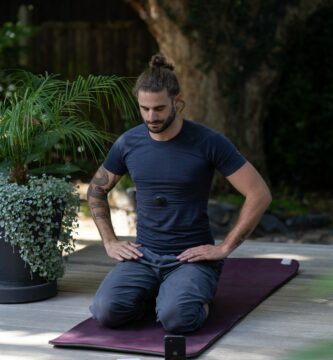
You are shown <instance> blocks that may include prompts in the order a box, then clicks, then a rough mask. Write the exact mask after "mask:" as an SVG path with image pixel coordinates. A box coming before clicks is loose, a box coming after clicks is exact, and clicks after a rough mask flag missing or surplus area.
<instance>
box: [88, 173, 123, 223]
mask: <svg viewBox="0 0 333 360" xmlns="http://www.w3.org/2000/svg"><path fill="white" fill-rule="evenodd" d="M118 180H119V177H118V178H117V177H113V178H111V179H110V177H109V176H108V173H107V171H106V170H105V169H104V168H103V167H100V168H99V169H98V171H97V173H96V175H95V176H94V178H93V179H92V180H91V183H90V186H89V188H88V192H87V199H88V203H89V207H90V212H91V215H92V217H93V219H94V220H101V219H103V220H111V216H110V208H109V203H108V199H107V195H108V192H109V191H110V190H111V189H112V188H113V187H114V186H115V184H116V183H117V181H118Z"/></svg>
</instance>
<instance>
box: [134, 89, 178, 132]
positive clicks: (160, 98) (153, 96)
mask: <svg viewBox="0 0 333 360" xmlns="http://www.w3.org/2000/svg"><path fill="white" fill-rule="evenodd" d="M138 103H139V107H140V113H141V116H142V119H143V122H144V123H145V124H146V126H147V128H148V129H149V131H150V132H152V133H154V134H159V133H161V132H163V131H165V130H166V129H167V128H168V127H169V126H170V125H171V124H172V123H173V121H174V120H175V118H176V106H175V100H174V99H173V98H171V97H170V96H169V95H168V92H167V91H166V90H165V89H164V90H163V91H159V92H146V91H139V93H138Z"/></svg>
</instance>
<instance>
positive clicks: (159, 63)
mask: <svg viewBox="0 0 333 360" xmlns="http://www.w3.org/2000/svg"><path fill="white" fill-rule="evenodd" d="M149 67H150V68H151V69H154V68H164V69H168V70H171V71H173V70H174V68H175V67H174V66H173V65H172V64H170V63H168V62H167V61H166V59H165V57H164V56H163V55H161V54H156V55H153V56H152V58H151V60H150V62H149Z"/></svg>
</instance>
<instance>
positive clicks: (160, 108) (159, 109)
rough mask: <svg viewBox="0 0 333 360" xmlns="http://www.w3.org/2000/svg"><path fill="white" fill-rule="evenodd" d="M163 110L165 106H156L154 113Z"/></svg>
mask: <svg viewBox="0 0 333 360" xmlns="http://www.w3.org/2000/svg"><path fill="white" fill-rule="evenodd" d="M164 109H165V106H158V107H157V108H155V109H154V110H155V111H163V110H164Z"/></svg>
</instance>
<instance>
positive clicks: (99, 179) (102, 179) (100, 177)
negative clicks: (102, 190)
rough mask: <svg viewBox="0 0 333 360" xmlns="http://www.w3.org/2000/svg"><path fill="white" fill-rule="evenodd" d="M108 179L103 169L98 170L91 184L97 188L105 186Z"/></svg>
mask: <svg viewBox="0 0 333 360" xmlns="http://www.w3.org/2000/svg"><path fill="white" fill-rule="evenodd" d="M108 181H109V178H108V174H107V172H106V170H105V169H104V168H103V167H100V168H99V169H98V172H97V174H96V176H95V177H94V178H93V182H94V184H95V185H97V186H106V185H107V184H108Z"/></svg>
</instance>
